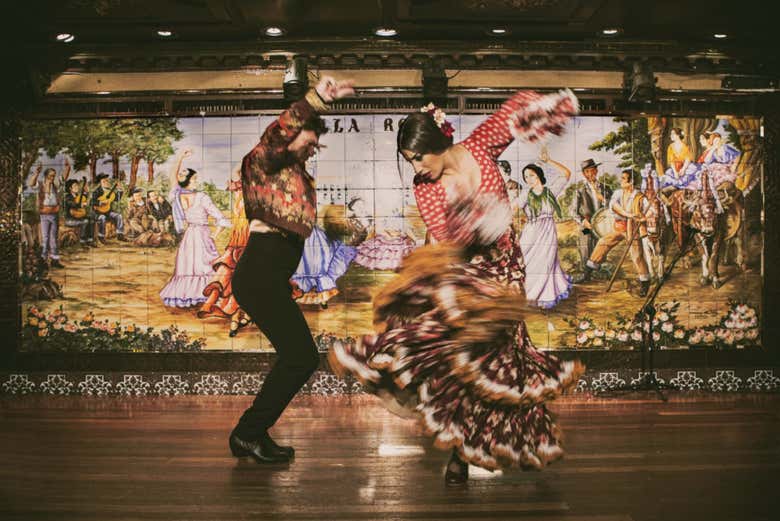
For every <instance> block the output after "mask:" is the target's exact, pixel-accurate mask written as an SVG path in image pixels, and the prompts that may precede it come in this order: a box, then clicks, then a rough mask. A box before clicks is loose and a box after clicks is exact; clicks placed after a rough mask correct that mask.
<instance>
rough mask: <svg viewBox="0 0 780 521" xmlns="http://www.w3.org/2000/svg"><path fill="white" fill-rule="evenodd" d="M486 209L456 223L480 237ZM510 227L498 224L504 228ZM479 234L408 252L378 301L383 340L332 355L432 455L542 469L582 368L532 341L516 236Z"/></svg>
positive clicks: (465, 211)
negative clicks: (423, 434) (556, 413)
mask: <svg viewBox="0 0 780 521" xmlns="http://www.w3.org/2000/svg"><path fill="white" fill-rule="evenodd" d="M490 207H491V206H490V204H489V203H485V204H476V203H473V202H472V203H470V204H467V205H463V206H462V207H461V208H460V210H459V211H456V212H453V215H451V216H450V218H449V219H450V222H451V225H452V226H456V227H457V226H462V227H463V226H465V228H463V229H468V228H469V227H470V229H471V230H476V229H478V228H479V227H480V224H479V223H478V222H477V221H479V217H477V218H476V219H475V218H474V215H475V213H477V214H478V213H479V211H480V208H482V209H485V208H490ZM487 211H488V212H490V211H492V210H487ZM464 216H466V217H464ZM510 219H511V217H510V214H509V212H507V216H506V219H505V220H504V219H499V222H502V223H504V224H503V225H502V228H500V229H502V230H507V225H506V223H508V222H509V220H510ZM492 220H493V221H494V222H495V219H492ZM479 235H480V234H479V233H473V234H471V235H470V236H469V237H465V236H463V237H461V238H462V239H465V240H464V241H458V243H459V244H464V243H470V244H471V245H470V246H467V247H459V246H456V245H454V244H452V243H440V244H436V245H430V246H424V247H422V248H419V249H417V250H416V251H414V252H412V253H411V254H410V255H409V256H408V257H407V258H406V259H405V260H404V263H403V266H402V268H401V271H400V273H399V275H398V277H397V278H396V279H394V280H393V281H392V282H391V283H389V284H388V285H387V286H386V287H385V288H383V289H382V290H381V292H380V293H379V294H378V295H377V296H376V298H375V300H374V323H375V326H376V328H377V331H378V333H377V334H376V335H371V336H366V337H364V338H363V340H362V342H359V343H358V344H357V345H355V346H351V345H342V344H340V343H336V345H334V346H333V347H332V348H331V351H330V353H329V357H328V358H329V361H330V364H331V367H332V368H333V370H334V371H335V372H336V373H337V374H341V375H344V374H347V373H348V374H351V375H353V376H354V377H355V378H356V379H357V380H359V381H360V382H361V383H362V384H363V385H364V387H365V388H366V389H367V390H368V391H369V392H372V393H374V394H376V395H378V396H379V397H381V398H382V399H383V400H385V403H386V404H387V406H388V408H390V409H391V410H394V411H395V412H402V413H407V412H412V413H414V414H415V415H416V416H418V417H419V418H420V420H421V421H422V424H423V426H424V427H425V429H426V431H427V432H428V433H429V434H430V435H432V436H433V437H434V442H435V445H436V446H437V447H439V448H442V449H448V448H454V449H455V450H457V452H458V454H459V456H460V457H461V458H462V459H463V460H464V461H466V462H468V463H471V464H474V465H478V466H481V467H484V468H488V469H494V468H498V467H512V466H518V467H521V468H536V469H540V468H542V467H544V466H545V465H546V464H547V463H549V462H551V461H554V460H556V459H558V458H560V457H561V456H562V455H563V450H562V448H561V433H560V430H559V428H558V427H557V425H556V423H555V419H554V417H553V415H552V414H551V413H550V412H549V411H548V409H547V407H546V406H545V401H547V400H550V399H552V398H555V397H556V396H558V395H560V394H561V393H562V392H563V391H564V390H565V389H567V388H569V387H571V386H573V385H574V384H576V382H577V380H578V378H579V376H580V375H581V374H582V372H583V371H584V367H583V366H582V365H581V364H579V363H578V362H562V361H559V360H558V359H557V358H556V357H554V356H551V355H549V354H547V353H544V352H540V351H538V350H537V349H536V348H535V347H534V346H533V344H532V343H531V340H530V338H529V337H528V332H527V329H526V326H525V323H524V322H523V321H522V312H523V309H524V306H525V301H524V298H523V295H522V293H521V292H520V290H519V289H516V288H517V286H518V285H520V284H521V283H522V273H523V271H522V270H523V266H522V257H521V255H520V252H519V248H518V246H517V242H516V239H515V235H514V233H513V232H512V231H511V230H509V231H506V232H504V233H502V234H501V235H500V236H499V238H498V239H496V235H497V234H493V235H490V236H489V237H486V236H483V237H482V238H480V237H479ZM478 244H490V246H487V247H482V246H478ZM518 283H520V284H518Z"/></svg>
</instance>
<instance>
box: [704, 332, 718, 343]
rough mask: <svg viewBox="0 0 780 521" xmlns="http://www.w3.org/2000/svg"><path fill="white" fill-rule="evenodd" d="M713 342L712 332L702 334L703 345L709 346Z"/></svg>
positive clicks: (713, 335)
mask: <svg viewBox="0 0 780 521" xmlns="http://www.w3.org/2000/svg"><path fill="white" fill-rule="evenodd" d="M714 341H715V334H714V333H713V332H712V331H707V332H706V333H704V343H705V344H711V343H713V342H714Z"/></svg>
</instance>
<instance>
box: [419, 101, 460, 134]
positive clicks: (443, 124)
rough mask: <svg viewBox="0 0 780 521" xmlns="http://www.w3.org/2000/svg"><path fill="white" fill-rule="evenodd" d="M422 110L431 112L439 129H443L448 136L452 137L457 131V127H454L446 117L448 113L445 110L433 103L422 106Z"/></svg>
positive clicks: (443, 132) (442, 131)
mask: <svg viewBox="0 0 780 521" xmlns="http://www.w3.org/2000/svg"><path fill="white" fill-rule="evenodd" d="M420 112H427V113H428V114H430V115H431V117H432V118H433V121H434V122H435V123H436V126H437V127H439V130H441V133H442V134H444V135H445V136H447V137H448V138H451V137H452V135H453V134H454V133H455V127H453V126H452V123H450V122H449V121H447V119H446V117H447V114H445V113H444V111H443V110H441V109H440V108H439V107H437V106H436V105H434V104H433V103H428V104H427V105H425V106H424V107H422V108H420Z"/></svg>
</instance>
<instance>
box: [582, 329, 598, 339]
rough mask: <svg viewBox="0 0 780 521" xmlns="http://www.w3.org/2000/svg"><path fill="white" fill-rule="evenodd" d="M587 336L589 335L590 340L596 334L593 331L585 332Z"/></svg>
mask: <svg viewBox="0 0 780 521" xmlns="http://www.w3.org/2000/svg"><path fill="white" fill-rule="evenodd" d="M585 334H586V335H588V338H593V337H594V336H595V334H596V332H595V331H594V330H592V329H588V330H587V331H585Z"/></svg>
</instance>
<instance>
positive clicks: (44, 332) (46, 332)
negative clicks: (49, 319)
mask: <svg viewBox="0 0 780 521" xmlns="http://www.w3.org/2000/svg"><path fill="white" fill-rule="evenodd" d="M38 336H49V328H46V327H45V328H43V329H39V330H38Z"/></svg>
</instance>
